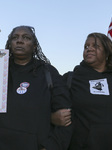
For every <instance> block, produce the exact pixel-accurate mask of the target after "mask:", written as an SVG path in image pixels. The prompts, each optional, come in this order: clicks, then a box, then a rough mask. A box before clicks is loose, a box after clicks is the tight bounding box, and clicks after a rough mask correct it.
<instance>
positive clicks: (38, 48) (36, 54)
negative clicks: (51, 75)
mask: <svg viewBox="0 0 112 150" xmlns="http://www.w3.org/2000/svg"><path fill="white" fill-rule="evenodd" d="M21 27H22V28H27V29H28V30H29V31H30V32H31V35H32V37H33V41H34V45H35V46H36V48H35V51H34V53H33V58H35V59H38V60H42V61H44V62H45V63H49V64H50V61H49V59H48V58H47V57H46V56H45V55H44V53H43V52H42V49H41V46H40V44H39V42H38V40H37V37H36V34H35V29H34V27H31V26H25V25H22V26H17V27H15V28H13V30H12V31H11V33H10V34H9V36H8V40H7V42H6V45H5V48H6V49H9V57H10V58H11V57H13V55H12V53H11V40H12V36H13V33H14V32H15V30H16V29H17V28H21Z"/></svg>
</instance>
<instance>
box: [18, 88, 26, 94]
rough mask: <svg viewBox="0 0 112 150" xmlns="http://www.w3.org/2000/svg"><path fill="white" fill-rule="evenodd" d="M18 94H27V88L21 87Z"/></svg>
mask: <svg viewBox="0 0 112 150" xmlns="http://www.w3.org/2000/svg"><path fill="white" fill-rule="evenodd" d="M16 92H17V93H18V94H24V93H26V92H27V88H25V87H19V88H17V90H16Z"/></svg>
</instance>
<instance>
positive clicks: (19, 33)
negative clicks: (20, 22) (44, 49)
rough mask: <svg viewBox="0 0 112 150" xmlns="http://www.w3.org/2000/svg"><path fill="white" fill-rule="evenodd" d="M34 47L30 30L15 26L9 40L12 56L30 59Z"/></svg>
mask: <svg viewBox="0 0 112 150" xmlns="http://www.w3.org/2000/svg"><path fill="white" fill-rule="evenodd" d="M34 49H35V46H34V43H33V37H32V35H31V32H30V31H29V30H28V29H27V28H26V27H19V28H17V29H16V30H15V31H14V33H13V35H12V40H11V52H12V53H13V56H14V58H15V59H20V60H22V59H26V60H30V59H31V58H32V53H33V51H34Z"/></svg>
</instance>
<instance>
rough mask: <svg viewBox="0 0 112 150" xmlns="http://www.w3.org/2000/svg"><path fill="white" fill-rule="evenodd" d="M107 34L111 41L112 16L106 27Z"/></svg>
mask: <svg viewBox="0 0 112 150" xmlns="http://www.w3.org/2000/svg"><path fill="white" fill-rule="evenodd" d="M107 36H108V37H109V39H110V40H111V41H112V18H111V22H110V25H109V27H108V33H107Z"/></svg>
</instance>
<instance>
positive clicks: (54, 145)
mask: <svg viewBox="0 0 112 150" xmlns="http://www.w3.org/2000/svg"><path fill="white" fill-rule="evenodd" d="M49 69H50V73H51V77H52V82H53V88H52V89H51V108H52V112H54V111H56V110H58V109H62V108H71V105H72V104H71V99H70V96H69V91H68V89H67V86H66V83H65V82H64V81H63V79H62V76H61V75H60V74H59V73H58V71H57V70H56V69H55V68H54V67H53V66H49ZM72 132H73V124H71V125H69V126H67V127H62V126H53V125H52V128H51V132H50V134H49V138H48V139H47V140H46V141H44V143H43V146H45V148H46V149H47V150H67V148H68V146H69V143H70V140H71V136H72Z"/></svg>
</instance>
